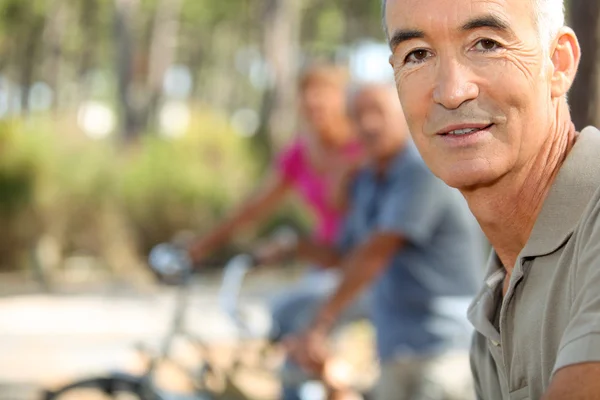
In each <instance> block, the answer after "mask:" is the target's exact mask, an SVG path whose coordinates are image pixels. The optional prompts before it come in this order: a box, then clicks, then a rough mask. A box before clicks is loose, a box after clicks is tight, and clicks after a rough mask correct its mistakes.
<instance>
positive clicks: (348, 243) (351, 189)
mask: <svg viewBox="0 0 600 400" xmlns="http://www.w3.org/2000/svg"><path fill="white" fill-rule="evenodd" d="M361 179H362V172H361V171H359V173H358V174H357V175H356V176H355V177H354V179H352V181H351V182H350V184H349V185H348V190H347V192H348V198H349V202H350V207H349V209H348V211H347V212H346V214H345V215H344V218H343V219H342V221H341V223H340V229H339V230H338V233H337V236H336V240H335V247H336V248H337V249H338V251H340V252H342V253H345V252H348V251H350V250H351V249H352V247H353V246H354V242H355V240H354V235H353V234H352V227H353V219H354V218H355V213H356V197H357V195H358V190H359V182H360V180H361Z"/></svg>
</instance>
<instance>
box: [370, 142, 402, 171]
mask: <svg viewBox="0 0 600 400" xmlns="http://www.w3.org/2000/svg"><path fill="white" fill-rule="evenodd" d="M406 144H407V143H406V140H402V141H398V143H396V145H395V146H393V147H392V146H390V147H389V148H388V150H389V151H388V152H386V153H385V154H381V155H380V156H378V157H377V158H375V160H374V163H373V165H374V167H375V172H376V173H377V176H378V177H380V178H381V177H383V176H384V175H385V173H386V171H387V170H388V168H389V167H390V164H391V163H392V162H394V160H395V159H396V156H397V155H398V154H399V153H400V152H402V151H403V150H404V149H405V148H406Z"/></svg>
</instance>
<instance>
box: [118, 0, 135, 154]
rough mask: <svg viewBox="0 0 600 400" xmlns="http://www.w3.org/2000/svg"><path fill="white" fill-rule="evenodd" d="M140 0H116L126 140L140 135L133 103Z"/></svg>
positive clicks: (122, 122) (121, 108)
mask: <svg viewBox="0 0 600 400" xmlns="http://www.w3.org/2000/svg"><path fill="white" fill-rule="evenodd" d="M138 6H139V3H138V0H115V24H114V30H115V32H114V33H115V35H114V38H115V42H116V43H115V45H116V51H117V56H116V70H117V82H118V100H119V101H118V108H119V112H120V115H119V117H120V130H121V136H122V138H123V139H124V140H125V141H126V142H131V141H134V140H135V139H136V138H137V137H138V135H139V123H138V119H139V118H138V115H137V112H136V109H135V107H134V104H133V96H132V94H133V87H132V83H133V62H134V52H135V46H134V43H135V40H134V37H133V24H134V20H133V18H134V15H135V14H136V10H137V8H138Z"/></svg>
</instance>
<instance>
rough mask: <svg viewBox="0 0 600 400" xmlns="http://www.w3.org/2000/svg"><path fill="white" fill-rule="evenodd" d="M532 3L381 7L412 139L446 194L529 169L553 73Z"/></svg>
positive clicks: (480, 0) (470, 0)
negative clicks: (447, 188)
mask: <svg viewBox="0 0 600 400" xmlns="http://www.w3.org/2000/svg"><path fill="white" fill-rule="evenodd" d="M531 3H532V1H531V0H388V5H387V12H386V25H387V29H388V32H389V36H390V41H391V44H392V51H393V53H392V57H391V63H392V65H393V67H394V73H395V77H396V84H397V88H398V93H399V95H400V100H401V102H402V106H403V108H404V113H405V115H406V119H407V121H408V124H409V128H410V131H411V133H412V135H413V138H414V141H415V143H416V145H417V147H418V148H419V151H420V152H421V154H422V156H423V158H424V159H425V162H426V163H427V164H428V166H429V167H430V168H431V169H432V171H433V172H434V173H435V174H436V175H437V176H439V177H440V178H441V179H443V180H444V181H445V182H446V183H447V184H449V185H450V186H454V187H458V188H469V187H475V186H480V185H489V184H491V183H493V182H494V181H496V180H497V179H499V178H501V177H502V176H504V175H506V174H507V173H509V172H511V171H515V170H518V169H520V168H522V167H523V166H525V165H527V164H528V163H530V162H531V161H532V160H533V159H534V158H535V156H536V155H537V153H538V152H539V149H540V148H541V147H542V144H543V141H544V140H546V136H547V132H548V131H549V128H550V124H551V123H552V121H553V120H554V119H553V116H552V115H551V113H554V112H555V111H554V110H555V108H554V107H552V102H553V101H555V99H552V96H551V91H550V83H551V76H552V64H551V62H550V58H549V56H548V55H545V52H544V51H543V49H542V47H541V41H540V39H539V35H538V29H537V27H536V24H535V21H534V18H533V10H532V4H531ZM544 57H547V58H548V60H547V62H546V61H544Z"/></svg>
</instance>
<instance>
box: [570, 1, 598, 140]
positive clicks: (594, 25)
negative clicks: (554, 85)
mask: <svg viewBox="0 0 600 400" xmlns="http://www.w3.org/2000/svg"><path fill="white" fill-rule="evenodd" d="M570 15H571V26H572V27H573V29H574V30H575V32H576V33H577V37H578V39H579V43H580V45H581V53H582V58H581V64H580V65H579V72H578V74H577V78H576V79H575V82H574V84H573V88H572V89H571V92H570V94H569V103H570V105H571V115H572V118H573V121H574V123H575V127H576V128H577V129H578V130H581V129H583V128H584V127H586V126H588V125H594V126H600V107H599V106H600V104H599V96H598V94H599V93H598V92H599V89H600V79H599V77H600V75H599V74H600V71H599V69H598V68H599V67H598V60H599V57H598V55H599V54H598V46H600V40H599V39H600V1H590V0H571V2H570Z"/></svg>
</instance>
